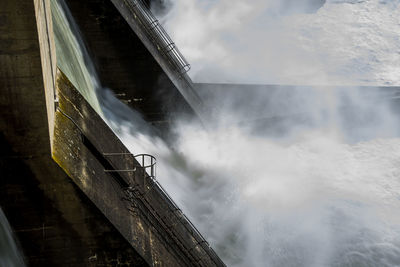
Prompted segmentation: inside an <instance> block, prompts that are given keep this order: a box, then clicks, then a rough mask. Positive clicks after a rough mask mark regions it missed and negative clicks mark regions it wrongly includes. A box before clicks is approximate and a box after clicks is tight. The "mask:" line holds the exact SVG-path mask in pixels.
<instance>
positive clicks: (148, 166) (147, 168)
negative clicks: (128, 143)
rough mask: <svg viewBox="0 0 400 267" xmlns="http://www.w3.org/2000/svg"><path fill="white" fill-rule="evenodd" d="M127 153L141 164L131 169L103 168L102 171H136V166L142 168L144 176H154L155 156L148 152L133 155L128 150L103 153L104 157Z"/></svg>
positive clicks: (153, 177)
mask: <svg viewBox="0 0 400 267" xmlns="http://www.w3.org/2000/svg"><path fill="white" fill-rule="evenodd" d="M124 155H129V156H132V157H134V158H135V159H136V161H137V162H139V164H140V165H141V166H140V167H139V166H134V167H133V168H132V169H120V170H115V169H112V170H104V172H136V171H137V168H141V169H142V170H143V175H144V177H148V178H150V179H155V178H156V168H155V166H156V163H157V161H156V158H155V157H153V156H152V155H149V154H137V155H134V154H132V153H129V152H122V153H103V156H104V157H112V156H124Z"/></svg>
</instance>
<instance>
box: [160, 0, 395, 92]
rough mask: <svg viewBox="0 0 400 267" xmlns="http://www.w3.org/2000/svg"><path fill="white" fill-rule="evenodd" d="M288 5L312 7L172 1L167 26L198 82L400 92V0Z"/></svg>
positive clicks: (270, 2) (223, 0) (237, 1)
mask: <svg viewBox="0 0 400 267" xmlns="http://www.w3.org/2000/svg"><path fill="white" fill-rule="evenodd" d="M287 2H290V3H296V2H299V3H307V2H312V1H310V0H309V1H279V0H268V1H262V0H254V1H240V0H231V1H228V0H219V1H200V0H170V1H167V6H171V8H170V11H169V12H167V13H166V15H164V16H163V17H162V18H161V20H162V22H163V23H164V26H165V27H166V29H167V31H168V32H169V33H170V34H171V36H172V39H173V40H174V41H175V42H176V43H177V45H178V47H179V48H180V50H181V51H182V52H183V54H184V55H185V56H186V57H187V59H188V61H189V62H190V63H191V64H192V72H191V76H192V78H193V79H194V80H195V81H196V82H236V83H243V82H250V83H277V84H301V85H305V84H315V85H321V84H329V85H334V84H336V85H338V84H339V85H340V84H341V85H343V84H345V85H348V84H357V85H361V84H370V85H384V84H386V85H397V84H399V81H400V75H399V73H400V41H399V32H400V7H399V1H398V0H386V1H378V0H367V1H350V0H341V1H335V0H328V1H326V3H325V4H324V5H323V6H322V7H321V8H320V9H319V10H318V11H317V12H316V13H304V12H301V11H302V10H303V9H302V8H301V5H299V4H298V5H291V7H290V8H291V10H292V11H293V12H291V13H282V12H279V10H282V8H284V5H285V3H287ZM313 2H318V1H313ZM278 3H283V4H280V6H279V4H278ZM168 4H169V5H168ZM277 6H279V8H277ZM296 9H297V10H298V11H300V12H295V11H296Z"/></svg>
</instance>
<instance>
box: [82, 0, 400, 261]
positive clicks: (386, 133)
mask: <svg viewBox="0 0 400 267" xmlns="http://www.w3.org/2000/svg"><path fill="white" fill-rule="evenodd" d="M330 2H332V4H333V1H330ZM361 2H362V1H361ZM366 2H367V3H366V4H368V2H371V3H372V2H373V1H366ZM190 3H195V2H193V1H190ZM220 3H225V2H224V1H220ZM230 3H232V4H233V6H234V7H236V4H235V3H236V2H232V1H230ZM242 3H243V2H242ZM374 3H375V2H374ZM393 3H394V2H393ZM238 5H239V4H238ZM345 5H349V3H345ZM226 6H227V4H226V3H225V7H226ZM239 6H240V5H239ZM246 6H248V5H247V4H242V6H241V9H240V10H239V9H238V10H239V11H241V12H248V9H247V8H246ZM199 8H200V7H199ZM384 8H386V7H384ZM251 9H252V10H254V8H251ZM381 11H382V10H381ZM193 12H194V11H193ZM232 12H233V11H232ZM382 12H386V11H382ZM394 12H397V11H396V10H394ZM210 14H211V15H210V16H211V18H212V14H213V12H212V11H210ZM227 14H231V13H230V12H227ZM334 14H335V13H333V14H330V15H332V16H334ZM231 15H232V16H231V17H232V18H237V17H238V16H237V15H238V14H236V13H235V12H233V14H231ZM239 15H240V14H239ZM328 15H329V12H328V13H327V15H326V16H327V20H328V21H329V16H328ZM260 16H261V15H260ZM296 16H297V15H296ZM316 16H320V15H319V14H317V15H316ZM366 16H367V17H368V14H366ZM239 17H240V16H239ZM193 18H194V17H192V19H193ZM227 24H228V23H227ZM229 24H231V23H230V22H229ZM219 25H221V24H219ZM222 25H225V24H223V23H222ZM250 25H251V24H250ZM190 27H191V29H193V25H192V26H190ZM223 31H224V28H223V27H222V30H221V31H220V32H223ZM355 34H358V33H355ZM306 35H307V34H306ZM200 36H201V32H200ZM178 39H179V38H178ZM216 40H218V38H216ZM327 42H328V41H327ZM188 47H189V46H188ZM267 48H268V46H267ZM187 49H188V48H187ZM265 50H267V51H266V53H267V54H268V53H269V52H268V49H265ZM361 50H362V49H361ZM217 51H218V49H217ZM363 51H364V50H363ZM355 52H356V51H355ZM186 55H187V56H188V57H192V58H195V57H196V54H195V53H191V52H190V49H189V50H186V53H185V56H186ZM305 55H306V56H307V54H305ZM290 56H292V54H291V55H290ZM290 56H289V57H290ZM303 56H304V55H303ZM303 56H301V57H300V59H301V58H303ZM199 58H200V59H201V60H203V58H204V55H200V56H199ZM356 58H357V57H356ZM311 59H312V58H311ZM208 60H211V61H212V59H211V58H208ZM230 60H236V59H235V58H231V59H230ZM192 62H193V63H196V60H194V61H192ZM245 62H246V61H244V63H245ZM362 62H363V61H362V60H361V63H360V64H361V65H362ZM214 63H215V62H214ZM222 63H223V64H222V67H223V68H220V69H219V70H220V71H219V73H221V71H222V70H224V67H230V66H231V65H230V64H231V63H229V64H228V63H226V62H225V63H224V62H223V61H222ZM291 63H292V64H294V66H293V68H294V69H297V70H299V69H302V68H303V67H304V66H303V65H296V64H295V63H298V61H297V60H296V57H295V59H294V60H293V61H292V62H291ZM193 65H195V64H193ZM284 65H285V64H284ZM235 66H238V65H235ZM244 66H248V65H246V64H244ZM286 66H289V65H288V64H286ZM302 66H303V67H302ZM306 66H309V64H308V63H307V64H306ZM80 67H81V68H85V66H84V65H82V66H80ZM216 67H218V66H217V65H213V69H215V68H216ZM319 67H320V65H317V66H316V67H315V69H316V70H317V71H319V70H320V68H319ZM396 67H397V66H396V65H395V64H392V65H390V64H388V65H387V68H393V69H395V68H396ZM218 68H219V67H218ZM279 68H280V67H279ZM279 68H278V67H276V69H278V70H279ZM335 68H337V69H336V70H337V71H335V75H333V76H329V74H330V72H329V71H328V72H325V71H324V69H323V68H322V70H321V71H320V74H321V75H318V76H320V77H324V78H326V77H327V76H329V78H327V79H324V80H325V81H330V80H335V79H336V78H337V77H338V75H337V73H340V71H341V70H342V69H341V68H340V64H336V65H335ZM306 70H307V68H306ZM198 73H201V71H200V70H199V71H198ZM202 73H203V74H205V72H204V71H203V72H202ZM266 73H268V75H269V76H268V77H274V75H275V74H274V72H271V73H269V72H266ZM369 73H375V72H374V71H373V70H371V72H369V71H368V72H366V73H364V75H367V74H369ZM375 74H376V75H379V72H378V73H375ZM339 76H340V75H339ZM199 77H200V76H199ZM203 77H204V76H203ZM239 77H246V72H245V73H243V75H241V76H239ZM304 77H308V76H307V75H306V76H303V78H304ZM381 78H382V80H386V78H385V77H384V76H382V77H381ZM277 80H279V79H277ZM356 80H357V79H356ZM378 80H379V79H378ZM241 81H242V82H243V80H241ZM340 81H341V82H342V81H346V79H343V77H342V76H340ZM393 81H394V80H393ZM271 97H272V99H273V96H271ZM255 99H257V97H256V98H255ZM292 100H293V103H296V100H297V103H298V104H297V105H296V106H295V107H292V106H291V105H285V106H284V107H285V112H287V114H290V111H293V112H295V113H303V114H305V117H306V120H305V121H307V123H306V125H303V124H302V123H299V124H296V125H294V124H293V125H292V124H290V123H289V125H287V127H285V132H284V134H282V135H281V136H277V135H272V136H271V135H268V134H260V133H257V135H254V134H253V133H252V131H251V130H252V127H248V126H246V127H242V126H240V125H238V124H235V123H234V121H233V120H230V119H229V120H227V118H230V117H232V115H231V114H232V103H231V102H230V100H229V99H227V100H226V103H221V104H222V105H221V106H223V107H224V108H222V109H220V111H219V113H216V118H215V121H216V123H214V124H212V125H213V128H211V129H210V130H208V131H205V130H204V128H202V127H201V126H199V125H194V124H191V123H189V122H181V123H177V125H176V134H177V136H178V138H177V141H176V143H175V144H174V150H173V151H172V150H171V149H169V148H168V147H167V146H166V145H165V144H164V143H163V142H162V141H161V140H159V139H156V140H154V139H153V138H152V137H151V136H150V135H148V134H146V133H142V132H141V130H140V127H141V126H139V127H138V124H137V122H135V121H133V122H129V121H128V120H127V119H126V118H124V119H120V118H121V116H120V115H118V114H109V113H110V112H111V111H112V109H108V111H107V112H105V114H107V115H105V116H106V117H108V118H112V119H109V120H108V123H109V125H111V127H112V128H113V129H114V131H115V132H116V133H117V134H118V135H119V136H120V137H121V139H122V140H123V142H124V144H125V145H126V146H127V147H128V148H129V149H130V150H131V151H132V152H133V153H136V154H137V153H142V152H146V153H151V154H153V155H155V156H156V157H157V158H158V180H159V181H160V182H161V183H162V184H163V186H165V188H166V189H167V191H168V192H169V193H170V194H171V195H172V196H173V198H174V199H175V200H176V201H177V202H178V204H179V206H180V207H181V208H182V209H183V211H184V212H185V213H186V214H187V215H188V216H189V217H190V218H191V219H192V221H193V222H194V223H195V225H196V226H198V228H199V230H200V231H201V232H202V233H203V234H204V235H205V236H206V238H207V239H208V240H209V241H210V243H211V245H212V246H213V247H214V248H215V249H216V250H217V252H218V254H219V255H220V256H221V257H222V259H223V260H224V261H225V262H226V263H227V264H228V265H229V266H396V265H400V215H399V214H397V212H396V211H397V210H398V209H399V208H400V195H399V192H400V168H399V167H398V166H399V163H400V139H399V138H398V136H399V135H398V125H399V123H398V118H397V117H396V116H394V115H393V114H392V113H391V109H390V107H389V106H388V105H387V104H386V103H385V102H376V101H374V100H372V101H367V100H365V99H363V98H361V97H360V95H359V94H358V93H357V91H356V90H351V91H349V92H343V94H337V93H336V91H335V90H332V91H321V89H319V88H315V91H314V92H312V91H311V93H310V92H309V94H307V95H306V96H305V95H304V94H299V95H297V96H296V95H295V96H294V97H293V99H292ZM259 101H260V103H262V101H263V100H262V99H259ZM280 101H282V103H283V104H284V103H285V101H284V100H282V99H280ZM100 102H101V101H100ZM103 103H106V102H103ZM349 103H351V105H349ZM258 104H259V103H258ZM346 106H351V107H356V108H355V111H356V113H351V112H343V110H342V108H343V107H346ZM233 107H234V108H235V106H233ZM236 107H237V106H236ZM280 109H283V108H282V107H279V106H276V108H275V109H273V110H272V111H275V112H277V113H279V112H280V111H281V110H280ZM239 110H240V109H239ZM242 110H246V107H243V109H242ZM345 110H346V109H345ZM270 111H271V110H270ZM103 112H104V111H103ZM234 114H235V117H238V116H240V112H236V113H234ZM244 119H247V118H246V117H242V118H241V119H240V118H239V120H237V121H243V120H244ZM349 121H350V122H351V121H354V122H355V123H354V124H351V123H350V124H349V123H347V124H346V123H343V122H349ZM139 125H141V124H139ZM299 125H300V127H299ZM270 127H275V126H274V125H273V124H271V125H270Z"/></svg>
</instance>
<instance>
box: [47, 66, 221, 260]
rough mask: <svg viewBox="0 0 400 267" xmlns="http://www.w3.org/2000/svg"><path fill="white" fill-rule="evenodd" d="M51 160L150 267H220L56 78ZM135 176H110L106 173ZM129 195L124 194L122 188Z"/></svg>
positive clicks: (134, 163) (104, 129)
mask: <svg viewBox="0 0 400 267" xmlns="http://www.w3.org/2000/svg"><path fill="white" fill-rule="evenodd" d="M57 90H58V95H59V109H58V110H57V112H56V116H55V119H56V121H55V130H54V140H53V148H54V149H53V158H54V160H55V161H56V162H57V163H58V164H59V165H60V166H61V167H62V168H63V169H64V171H65V172H66V173H67V174H68V175H69V176H70V177H71V178H72V180H73V181H74V182H75V183H76V184H77V185H78V186H79V187H80V188H81V189H82V191H83V192H84V193H85V194H86V195H87V196H88V197H89V198H90V199H91V200H92V201H93V203H95V205H96V206H97V207H98V208H99V209H100V210H101V211H102V212H103V213H104V215H105V216H106V217H107V218H108V219H109V220H110V222H111V223H112V224H113V225H114V226H115V227H116V228H117V229H118V230H119V231H120V232H121V234H122V235H123V236H124V237H125V238H126V239H127V240H128V242H129V243H130V244H131V245H132V246H133V247H134V248H135V250H136V251H137V252H138V253H139V254H140V255H141V256H142V257H143V258H144V259H145V260H146V261H147V262H148V264H149V265H152V266H224V264H223V263H222V261H220V259H219V258H218V257H217V256H216V255H215V254H213V251H212V250H211V249H210V248H209V247H208V246H207V245H206V244H204V240H202V239H201V238H200V236H199V235H198V233H197V232H196V231H195V229H194V228H192V227H191V225H190V224H189V223H188V222H187V221H186V220H185V219H184V217H183V215H182V213H181V211H180V210H179V209H177V208H176V207H174V206H173V205H172V203H171V202H169V200H168V198H167V197H166V196H165V195H164V194H163V192H162V191H161V190H160V189H159V188H157V187H156V186H154V184H153V182H152V180H151V179H150V178H149V177H148V176H146V175H144V173H143V172H141V171H140V164H139V163H138V162H137V161H136V160H135V159H134V158H133V156H132V155H128V154H127V155H122V156H120V157H110V158H105V157H104V156H103V153H129V151H128V150H127V149H126V148H125V147H124V145H123V144H122V143H121V142H120V140H119V139H118V138H117V137H116V136H115V135H114V133H113V132H112V131H111V129H110V128H108V126H107V125H106V124H105V123H104V121H102V119H101V118H100V117H99V116H98V115H97V113H96V112H95V111H94V110H93V109H92V108H91V107H90V105H89V104H88V103H87V102H86V101H85V100H84V98H83V97H82V96H81V95H80V94H79V92H78V91H77V90H76V89H75V88H74V87H73V86H72V84H71V83H70V82H69V81H68V80H67V78H66V77H65V76H64V75H63V74H62V73H61V72H59V73H58V75H57ZM135 166H136V167H137V168H138V171H136V172H121V173H116V174H115V173H114V175H112V174H110V173H106V172H104V170H105V169H106V168H113V169H115V170H126V169H133V168H134V167H135ZM128 186H130V187H132V188H133V189H134V190H132V192H134V193H133V194H128V193H127V190H126V189H127V187H128Z"/></svg>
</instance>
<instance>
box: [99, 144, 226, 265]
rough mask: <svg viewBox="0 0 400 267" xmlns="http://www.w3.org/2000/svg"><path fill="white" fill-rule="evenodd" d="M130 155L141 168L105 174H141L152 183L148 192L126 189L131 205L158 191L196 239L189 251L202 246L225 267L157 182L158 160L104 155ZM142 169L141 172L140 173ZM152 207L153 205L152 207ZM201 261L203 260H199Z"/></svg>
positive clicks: (150, 157) (113, 170)
mask: <svg viewBox="0 0 400 267" xmlns="http://www.w3.org/2000/svg"><path fill="white" fill-rule="evenodd" d="M124 155H129V156H132V157H134V158H135V159H136V160H137V162H138V163H139V164H140V165H141V166H134V167H133V168H130V169H120V170H115V169H112V170H104V171H105V172H133V173H135V174H136V173H140V175H143V178H144V179H148V180H147V181H148V182H150V183H151V184H150V186H148V187H147V190H145V191H143V190H141V189H140V186H139V184H133V185H132V184H131V185H130V186H129V187H127V188H125V193H126V194H127V199H129V200H130V202H131V204H132V205H134V206H135V203H134V202H135V201H134V199H140V200H141V201H143V200H144V199H143V197H145V196H146V195H147V194H148V193H149V192H150V191H151V190H153V189H154V190H158V192H159V195H160V196H161V197H162V198H163V199H164V201H165V202H166V203H167V206H168V208H169V210H170V212H171V213H172V214H173V215H174V216H176V218H177V219H178V221H180V222H181V223H182V225H183V226H184V227H185V229H186V230H187V231H189V232H190V233H191V234H192V235H193V237H194V239H195V240H196V244H195V246H194V247H192V248H190V249H189V250H193V249H195V248H196V247H197V246H200V247H202V248H203V249H204V251H205V252H206V253H207V254H209V256H210V258H211V259H212V260H214V261H218V263H217V262H216V263H217V266H225V265H224V264H223V262H222V261H221V262H220V259H219V257H218V255H217V254H216V253H215V251H214V250H213V249H212V248H211V247H210V245H209V243H208V242H207V241H206V239H205V238H204V237H203V235H202V234H201V233H200V231H199V230H198V229H197V228H196V226H194V224H193V223H192V222H191V221H190V220H189V218H188V217H187V216H186V215H185V214H184V213H183V212H182V210H181V209H180V208H179V207H178V205H177V204H176V203H175V201H174V200H173V199H172V198H171V196H170V195H169V194H168V193H167V191H166V190H165V189H164V187H163V186H162V185H161V184H160V183H159V182H158V181H157V179H156V162H157V161H156V158H155V157H154V156H152V155H149V154H138V155H134V154H132V153H129V152H123V153H103V156H104V157H113V156H124ZM139 169H141V171H139ZM150 206H151V205H150ZM199 261H201V259H199Z"/></svg>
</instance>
